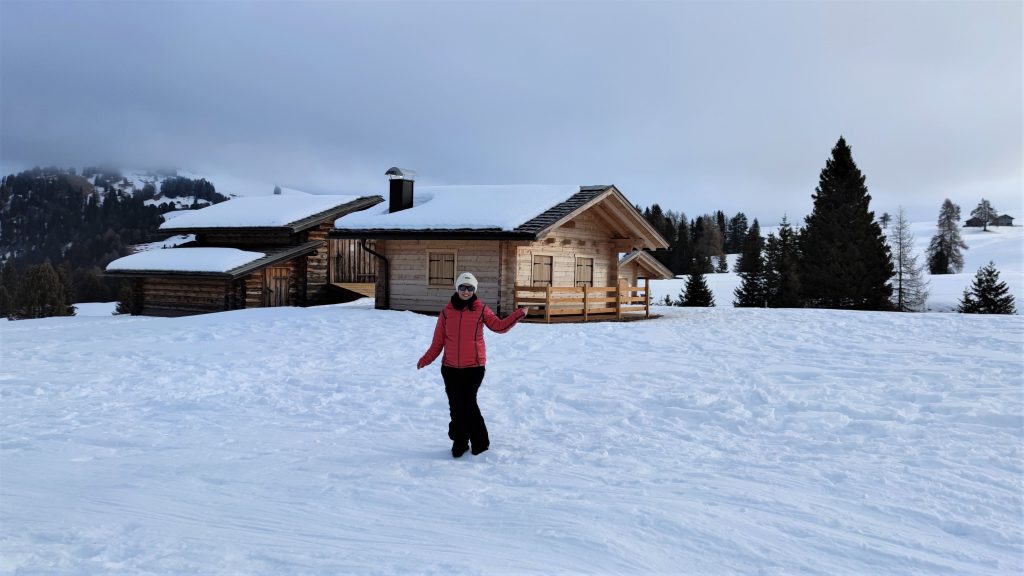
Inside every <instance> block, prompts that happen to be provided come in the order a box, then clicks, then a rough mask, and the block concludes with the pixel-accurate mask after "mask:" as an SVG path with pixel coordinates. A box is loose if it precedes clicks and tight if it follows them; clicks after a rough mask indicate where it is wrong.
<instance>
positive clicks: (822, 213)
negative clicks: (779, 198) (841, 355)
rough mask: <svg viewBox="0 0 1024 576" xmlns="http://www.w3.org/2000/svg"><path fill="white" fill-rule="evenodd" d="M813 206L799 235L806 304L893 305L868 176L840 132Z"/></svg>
mask: <svg viewBox="0 0 1024 576" xmlns="http://www.w3.org/2000/svg"><path fill="white" fill-rule="evenodd" d="M812 198H813V199H814V209H813V210H812V212H811V214H810V215H809V216H807V218H806V219H805V226H804V230H803V233H802V234H801V235H800V241H801V246H800V251H801V258H800V266H799V277H800V283H801V285H802V287H803V294H804V299H805V301H806V304H807V305H809V306H812V307H817V308H852V309H860V310H883V309H887V308H889V307H890V306H889V297H890V296H891V294H892V287H891V286H890V285H889V279H890V278H892V275H893V267H892V261H891V259H890V255H889V247H888V246H886V244H885V238H884V236H883V235H882V228H881V226H879V225H878V223H877V222H875V214H874V212H872V211H870V210H869V208H868V205H869V204H870V202H871V196H870V195H869V194H868V189H867V186H865V184H864V176H863V174H861V171H860V169H859V168H857V164H856V163H854V161H853V154H852V153H851V151H850V147H849V146H848V145H847V144H846V140H845V139H843V138H841V137H840V138H839V141H838V142H837V143H836V145H835V147H834V148H832V157H831V158H829V159H828V160H827V161H826V162H825V168H823V169H822V171H821V175H820V178H819V181H818V187H817V188H816V189H815V193H814V194H813V195H812Z"/></svg>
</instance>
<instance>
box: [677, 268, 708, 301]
mask: <svg viewBox="0 0 1024 576" xmlns="http://www.w3.org/2000/svg"><path fill="white" fill-rule="evenodd" d="M698 260H699V258H698ZM706 267H707V263H705V262H694V263H693V265H692V266H691V267H690V269H691V272H690V275H689V276H688V277H687V278H686V286H685V287H684V289H683V293H682V294H681V295H680V298H679V305H680V306H702V307H708V306H714V305H715V296H714V294H712V293H711V289H710V288H708V283H707V280H706V279H705V278H704V269H705V268H706Z"/></svg>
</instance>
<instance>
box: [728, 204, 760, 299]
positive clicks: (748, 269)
mask: <svg viewBox="0 0 1024 576" xmlns="http://www.w3.org/2000/svg"><path fill="white" fill-rule="evenodd" d="M763 247H764V240H763V239H762V238H761V226H760V225H759V224H758V223H757V219H756V218H755V219H754V225H753V226H751V227H750V230H749V231H748V232H747V236H746V240H745V241H744V242H743V252H742V253H741V254H740V257H739V258H738V259H737V260H736V271H737V272H738V273H739V276H740V285H739V286H738V287H737V288H736V289H735V290H734V291H733V295H734V296H735V299H734V300H733V306H736V307H750V306H756V307H765V306H767V305H768V279H767V276H766V275H765V266H764V256H763V254H762V252H763Z"/></svg>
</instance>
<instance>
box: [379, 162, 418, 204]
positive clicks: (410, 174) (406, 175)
mask: <svg viewBox="0 0 1024 576" xmlns="http://www.w3.org/2000/svg"><path fill="white" fill-rule="evenodd" d="M384 174H385V175H387V177H388V179H389V180H390V181H391V182H390V186H391V202H390V204H389V205H388V213H392V212H398V211H399V210H405V209H406V208H412V187H413V180H414V179H415V178H416V172H414V171H413V170H406V169H404V168H397V167H393V168H388V171H387V172H385V173H384Z"/></svg>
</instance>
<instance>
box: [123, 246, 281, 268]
mask: <svg viewBox="0 0 1024 576" xmlns="http://www.w3.org/2000/svg"><path fill="white" fill-rule="evenodd" d="M264 256H266V254H264V253H263V252H249V251H246V250H239V249H237V248H202V247H197V248H167V249H164V250H151V251H149V252H138V253H136V254H132V255H130V256H125V257H124V258H118V259H117V260H114V261H113V262H111V263H110V264H107V271H108V272H115V271H122V272H128V271H146V272H204V273H210V272H219V273H226V272H228V271H230V270H233V269H235V268H238V267H239V266H244V265H246V264H250V263H252V262H255V261H256V260H259V259H260V258H263V257H264Z"/></svg>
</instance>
